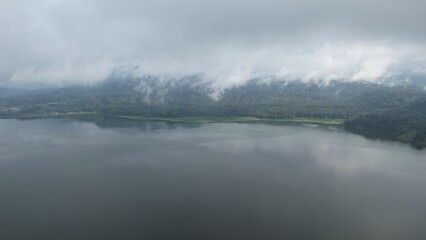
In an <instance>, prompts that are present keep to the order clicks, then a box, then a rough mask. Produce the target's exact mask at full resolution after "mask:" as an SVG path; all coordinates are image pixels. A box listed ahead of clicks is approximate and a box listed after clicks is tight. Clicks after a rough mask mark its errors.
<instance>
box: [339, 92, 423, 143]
mask: <svg viewBox="0 0 426 240" xmlns="http://www.w3.org/2000/svg"><path fill="white" fill-rule="evenodd" d="M345 128H346V129H348V130H350V131H353V132H356V133H360V134H362V135H365V136H367V137H370V138H381V139H389V140H398V141H401V142H407V143H411V144H412V145H414V146H415V147H418V148H423V147H426V98H421V99H418V100H416V101H415V102H413V103H411V104H409V105H407V106H404V107H401V108H398V109H396V110H391V111H388V112H386V113H383V114H367V115H365V116H360V117H357V118H355V119H352V120H348V121H346V122H345Z"/></svg>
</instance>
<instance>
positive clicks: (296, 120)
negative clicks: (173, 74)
mask: <svg viewBox="0 0 426 240" xmlns="http://www.w3.org/2000/svg"><path fill="white" fill-rule="evenodd" d="M90 115H104V116H109V117H115V118H121V119H129V120H141V121H165V122H182V123H229V122H236V123H270V124H288V123H301V124H303V123H306V124H320V125H341V124H343V120H342V119H318V118H287V119H271V118H257V117H179V118H166V117H145V116H127V115H113V114H101V113H96V112H69V113H55V114H45V115H26V116H7V117H2V118H17V119H30V118H55V117H78V116H90Z"/></svg>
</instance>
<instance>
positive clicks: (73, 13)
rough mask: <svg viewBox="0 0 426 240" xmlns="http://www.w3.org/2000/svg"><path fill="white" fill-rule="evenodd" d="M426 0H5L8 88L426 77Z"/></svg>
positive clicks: (3, 59)
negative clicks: (179, 78)
mask: <svg viewBox="0 0 426 240" xmlns="http://www.w3.org/2000/svg"><path fill="white" fill-rule="evenodd" d="M424 12H426V2H424V1H420V0H405V1H402V0H387V1H385V0H358V1H339V0H323V1H300V0H289V1H279V0H263V1H259V0H257V1H247V0H234V1H229V0H216V1H211V0H181V1H171V0H143V1H136V0H121V1H117V0H116V1H112V0H102V1H101V0H92V1H90V0H89V1H83V0H40V1H30V0H3V1H1V3H0V27H1V29H2V31H1V33H0V34H1V37H0V52H1V56H0V86H19V87H37V86H63V85H68V84H75V83H93V82H97V81H101V80H103V79H105V78H107V77H108V76H109V75H110V74H111V72H113V71H114V70H115V69H117V68H118V67H120V66H123V65H124V66H127V65H129V66H137V74H140V75H144V74H159V75H186V74H201V75H203V76H204V77H205V78H206V79H209V80H211V81H214V82H215V84H216V85H218V86H224V87H226V86H230V85H235V84H241V83H243V82H245V81H246V80H247V79H250V78H256V77H265V76H266V77H267V76H277V77H280V78H287V79H300V80H302V81H329V80H333V79H340V80H345V81H357V80H367V81H375V82H386V81H393V80H400V81H410V78H411V77H412V76H417V77H418V76H423V75H426V57H425V56H426V31H424V26H423V25H424V23H425V22H426V15H425V14H424Z"/></svg>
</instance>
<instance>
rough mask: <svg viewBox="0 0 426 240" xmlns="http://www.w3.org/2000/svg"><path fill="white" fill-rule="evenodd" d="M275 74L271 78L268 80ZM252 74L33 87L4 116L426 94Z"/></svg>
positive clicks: (344, 111)
mask: <svg viewBox="0 0 426 240" xmlns="http://www.w3.org/2000/svg"><path fill="white" fill-rule="evenodd" d="M268 79H269V80H268ZM268 79H267V80H265V79H252V80H250V81H247V82H246V83H244V84H241V85H236V86H232V87H228V88H224V89H218V88H216V87H215V86H214V83H213V82H209V81H205V80H204V79H203V78H202V77H200V76H198V75H190V76H185V77H180V78H174V77H158V76H152V75H148V76H144V77H128V78H109V79H107V80H105V81H103V82H99V83H97V84H93V85H75V86H68V87H63V88H56V89H40V90H33V91H28V92H26V93H24V94H21V95H19V96H10V97H6V98H3V99H2V100H1V110H0V114H1V115H3V116H8V115H10V116H12V115H13V116H25V115H51V114H55V113H67V112H98V113H106V114H121V115H132V116H161V117H182V116H254V117H264V118H299V117H309V118H340V119H348V118H352V117H355V116H359V115H363V114H367V113H373V112H374V113H382V112H385V111H388V110H392V109H396V108H399V107H402V106H405V105H407V104H410V103H411V102H413V101H414V100H416V99H417V98H419V97H421V96H424V94H425V91H424V90H423V89H422V88H420V87H417V86H414V85H407V86H404V85H398V86H385V85H380V84H374V83H368V82H339V81H331V82H327V83H304V82H301V81H283V80H279V79H272V80H271V79H270V78H268Z"/></svg>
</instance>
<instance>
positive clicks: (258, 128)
mask: <svg viewBox="0 0 426 240" xmlns="http://www.w3.org/2000/svg"><path fill="white" fill-rule="evenodd" d="M0 133H1V136H2V137H1V138H0V195H1V196H2V197H1V198H0V209H1V214H0V226H2V227H1V228H0V239H386V240H387V239H424V237H425V236H426V228H424V223H425V222H426V208H424V203H425V202H426V190H425V189H426V161H425V159H426V151H417V150H413V149H412V148H410V147H409V146H406V145H401V144H397V143H390V142H380V141H371V140H368V139H365V138H363V137H360V136H357V135H354V134H350V133H347V132H344V131H343V130H341V129H327V128H322V127H318V126H269V125H257V124H203V125H199V124H196V125H193V124H171V123H164V122H140V121H124V122H123V121H117V119H95V120H93V119H80V120H70V119H59V120H58V119H57V120H54V119H50V120H32V121H17V120H0Z"/></svg>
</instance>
